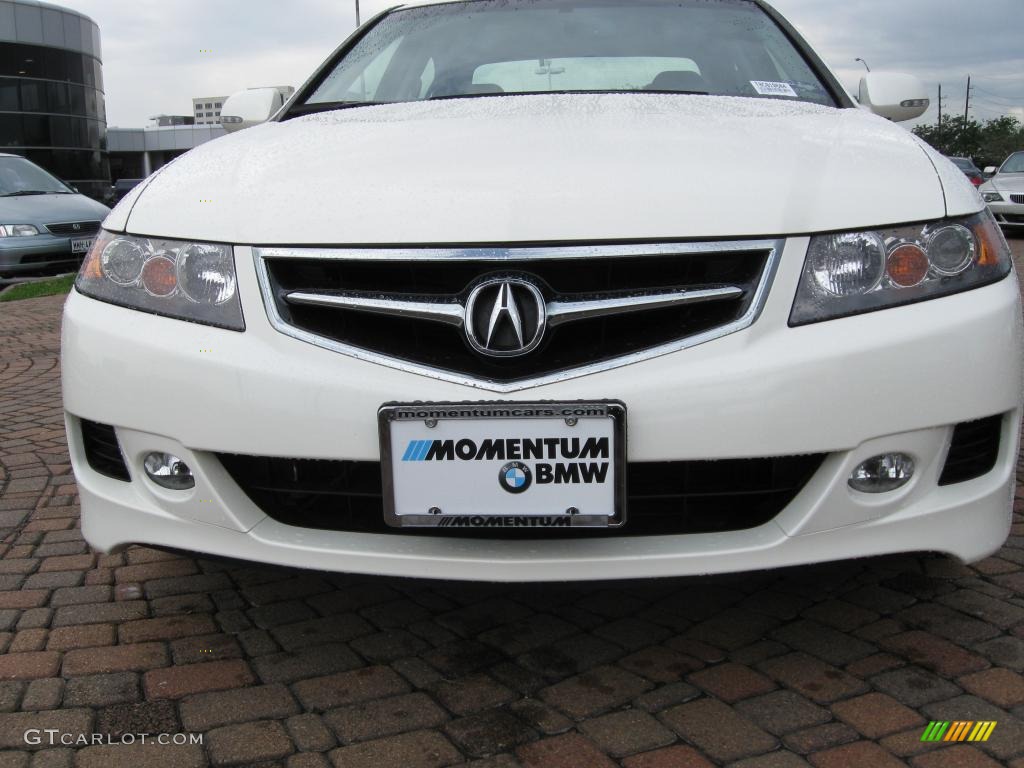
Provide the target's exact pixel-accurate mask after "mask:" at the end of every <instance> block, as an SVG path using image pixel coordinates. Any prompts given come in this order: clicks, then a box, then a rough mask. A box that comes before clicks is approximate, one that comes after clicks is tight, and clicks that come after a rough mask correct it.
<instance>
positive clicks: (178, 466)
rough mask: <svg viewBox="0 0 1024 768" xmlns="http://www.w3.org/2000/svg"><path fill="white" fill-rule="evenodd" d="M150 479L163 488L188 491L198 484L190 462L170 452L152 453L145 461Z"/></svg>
mask: <svg viewBox="0 0 1024 768" xmlns="http://www.w3.org/2000/svg"><path fill="white" fill-rule="evenodd" d="M143 466H144V467H145V468H146V474H147V475H149V479H150V480H152V481H153V482H154V483H156V484H157V485H159V486H160V487H161V488H169V489H170V490H172V491H186V490H188V489H189V488H192V487H194V486H195V484H196V479H195V478H194V477H193V476H192V470H191V469H189V468H188V464H186V463H185V462H184V461H182V460H181V459H179V458H178V457H177V456H172V455H171V454H169V453H156V452H153V453H150V454H148V455H147V456H146V460H145V461H144V462H143Z"/></svg>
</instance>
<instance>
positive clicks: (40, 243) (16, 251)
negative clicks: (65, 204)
mask: <svg viewBox="0 0 1024 768" xmlns="http://www.w3.org/2000/svg"><path fill="white" fill-rule="evenodd" d="M86 237H91V235H82V238H86ZM84 256H85V254H84V253H72V252H71V238H70V237H60V236H57V235H51V234H48V233H42V234H38V235H33V236H31V237H3V238H0V275H21V274H27V273H31V272H52V271H53V270H55V269H61V268H68V269H69V271H73V270H74V269H77V268H78V265H79V264H81V263H82V259H83V258H84Z"/></svg>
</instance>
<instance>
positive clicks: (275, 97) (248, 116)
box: [220, 88, 284, 133]
mask: <svg viewBox="0 0 1024 768" xmlns="http://www.w3.org/2000/svg"><path fill="white" fill-rule="evenodd" d="M283 105H284V96H283V95H281V92H280V91H278V90H277V89H276V88H249V89H248V90H245V91H239V92H238V93H234V94H232V95H231V96H228V98H227V100H226V101H225V102H224V106H223V107H222V108H221V111H220V124H221V125H222V126H224V130H225V131H227V132H228V133H233V132H234V131H240V130H242V129H243V128H251V127H252V126H254V125H259V124H260V123H265V122H267V120H269V119H270V118H271V117H273V116H274V114H275V113H276V112H277V110H279V109H280V108H281V107H282V106H283Z"/></svg>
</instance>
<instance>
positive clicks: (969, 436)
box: [939, 416, 1003, 485]
mask: <svg viewBox="0 0 1024 768" xmlns="http://www.w3.org/2000/svg"><path fill="white" fill-rule="evenodd" d="M1002 431H1003V417H1002V416H991V417H990V418H987V419H981V420H980V421H965V422H964V423H962V424H957V425H956V427H955V428H954V429H953V442H952V443H951V444H950V446H949V454H948V455H947V456H946V464H945V466H944V467H943V468H942V476H941V477H940V478H939V485H954V484H956V483H965V482H967V481H968V480H975V479H976V478H979V477H983V476H985V475H987V474H988V473H989V472H991V471H992V470H993V468H994V467H995V466H996V459H997V458H998V457H999V439H1000V436H1001V435H1002Z"/></svg>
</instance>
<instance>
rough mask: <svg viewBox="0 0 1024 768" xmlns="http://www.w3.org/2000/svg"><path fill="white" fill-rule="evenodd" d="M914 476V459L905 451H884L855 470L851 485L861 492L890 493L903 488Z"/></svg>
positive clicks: (851, 476)
mask: <svg viewBox="0 0 1024 768" xmlns="http://www.w3.org/2000/svg"><path fill="white" fill-rule="evenodd" d="M913 476H914V460H913V459H912V458H910V457H909V456H907V454H905V453H883V454H882V455H881V456H874V457H872V458H870V459H868V460H867V461H865V462H864V463H862V464H861V465H860V466H859V467H857V468H856V469H855V470H853V474H852V475H850V479H849V481H848V482H849V485H850V487H851V488H853V490H855V491H860V492H861V493H888V492H889V491H895V490H897V489H898V488H902V487H903V486H904V485H906V484H907V483H909V482H910V478H912V477H913Z"/></svg>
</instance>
